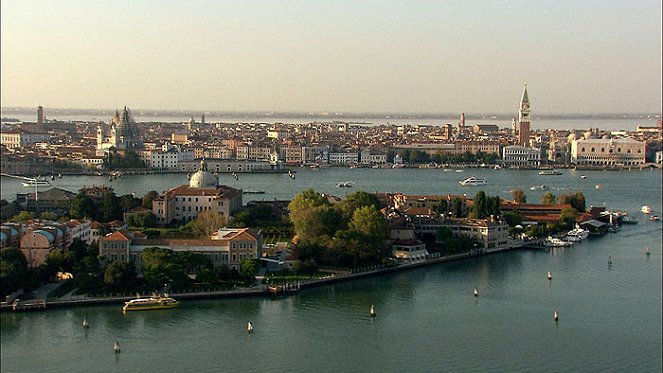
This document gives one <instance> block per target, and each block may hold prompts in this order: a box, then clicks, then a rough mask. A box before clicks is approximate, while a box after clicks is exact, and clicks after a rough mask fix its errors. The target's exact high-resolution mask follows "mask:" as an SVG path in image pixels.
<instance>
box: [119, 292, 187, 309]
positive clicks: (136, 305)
mask: <svg viewBox="0 0 663 373" xmlns="http://www.w3.org/2000/svg"><path fill="white" fill-rule="evenodd" d="M179 305H180V302H178V301H177V300H175V299H173V298H171V297H169V296H168V295H164V296H161V295H159V296H151V297H149V298H138V299H132V300H130V301H128V302H124V307H122V311H124V312H126V311H144V310H162V309H166V308H175V307H177V306H179Z"/></svg>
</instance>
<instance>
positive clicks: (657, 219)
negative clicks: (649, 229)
mask: <svg viewBox="0 0 663 373" xmlns="http://www.w3.org/2000/svg"><path fill="white" fill-rule="evenodd" d="M649 220H650V221H659V220H661V219H659V217H658V215H652V216H651V217H650V218H649Z"/></svg>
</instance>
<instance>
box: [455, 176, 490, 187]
mask: <svg viewBox="0 0 663 373" xmlns="http://www.w3.org/2000/svg"><path fill="white" fill-rule="evenodd" d="M459 183H460V185H463V186H465V185H470V186H473V185H485V184H486V179H484V178H482V177H481V178H478V177H474V176H470V177H468V178H467V179H465V180H463V181H459Z"/></svg>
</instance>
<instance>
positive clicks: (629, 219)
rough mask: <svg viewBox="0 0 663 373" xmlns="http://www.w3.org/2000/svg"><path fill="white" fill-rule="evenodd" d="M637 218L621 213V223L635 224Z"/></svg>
mask: <svg viewBox="0 0 663 373" xmlns="http://www.w3.org/2000/svg"><path fill="white" fill-rule="evenodd" d="M637 223H638V219H637V218H636V217H635V216H631V215H622V224H637Z"/></svg>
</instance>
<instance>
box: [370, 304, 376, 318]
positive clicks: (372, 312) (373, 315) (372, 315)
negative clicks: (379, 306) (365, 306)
mask: <svg viewBox="0 0 663 373" xmlns="http://www.w3.org/2000/svg"><path fill="white" fill-rule="evenodd" d="M371 317H375V306H374V305H372V304H371Z"/></svg>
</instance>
